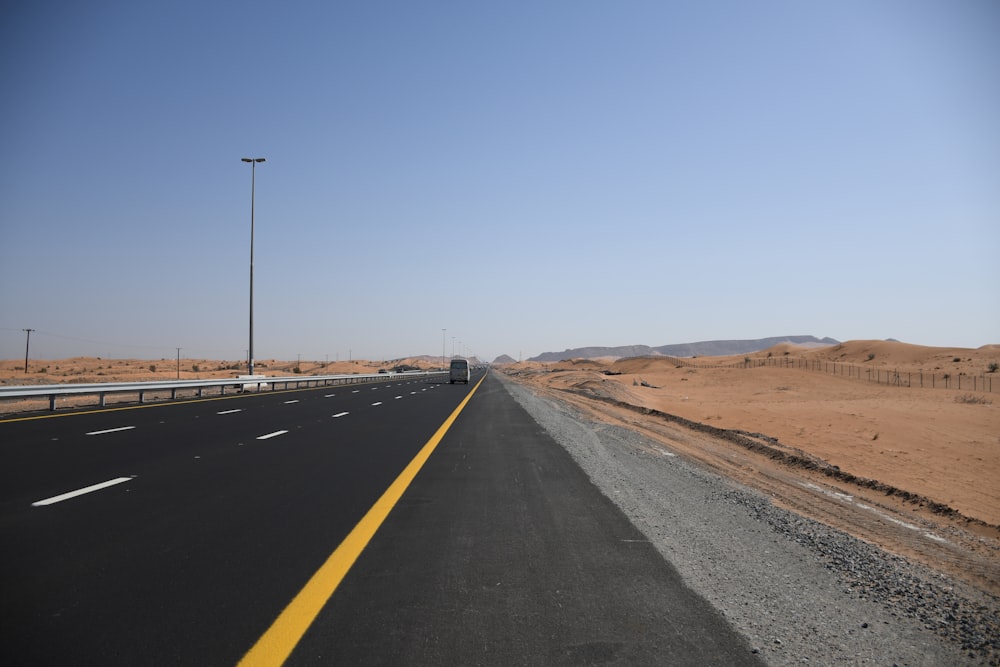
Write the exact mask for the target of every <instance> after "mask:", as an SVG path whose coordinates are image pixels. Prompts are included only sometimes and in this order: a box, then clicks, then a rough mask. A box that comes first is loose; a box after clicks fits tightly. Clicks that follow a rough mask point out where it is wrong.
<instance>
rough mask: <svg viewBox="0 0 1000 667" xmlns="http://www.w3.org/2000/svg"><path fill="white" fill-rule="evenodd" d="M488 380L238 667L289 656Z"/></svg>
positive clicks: (276, 662) (270, 662) (443, 426)
mask: <svg viewBox="0 0 1000 667" xmlns="http://www.w3.org/2000/svg"><path fill="white" fill-rule="evenodd" d="M485 379H486V376H485V375H484V376H483V377H482V378H481V379H480V380H479V382H477V383H476V385H475V386H474V387H473V388H472V391H470V392H469V394H468V396H466V397H465V399H464V400H463V401H462V402H461V403H459V405H458V407H457V408H455V410H454V412H452V413H451V416H449V417H448V419H446V420H445V421H444V423H443V424H441V426H440V428H438V430H437V432H436V433H434V435H433V436H431V439H430V440H428V441H427V444H425V445H424V446H423V447H422V448H421V450H420V451H419V452H418V453H417V455H416V456H415V457H414V458H413V460H412V461H410V463H409V464H408V465H407V466H406V468H404V469H403V472H401V473H400V474H399V476H398V477H397V478H396V480H395V481H394V482H393V483H392V484H390V485H389V488H388V489H386V490H385V493H383V494H382V497H381V498H379V499H378V500H377V501H376V502H375V504H374V505H372V507H371V509H369V510H368V513H367V514H365V516H364V517H363V518H362V519H361V521H359V522H358V524H357V525H356V526H355V527H354V529H353V530H352V531H351V532H350V534H349V535H348V536H347V537H346V538H344V541H343V542H341V543H340V546H338V547H337V549H336V550H335V551H334V552H333V553H332V554H330V557H329V558H327V559H326V562H325V563H323V565H322V566H320V568H319V569H318V570H317V571H316V573H315V574H313V576H312V578H311V579H309V581H308V583H306V585H305V587H303V589H302V590H301V591H299V593H298V595H296V596H295V598H294V599H292V601H291V602H290V603H288V606H287V607H285V610H284V611H282V612H281V615H280V616H278V618H277V619H276V620H275V621H274V623H273V624H272V625H271V627H270V628H268V630H267V632H265V633H264V634H263V635H261V637H260V639H258V640H257V643H256V644H254V646H253V648H252V649H250V650H249V651H248V652H247V654H246V655H245V656H243V659H242V660H240V662H239V665H240V667H251V666H253V667H256V666H258V665H260V666H267V667H271V666H273V665H282V664H284V662H285V660H287V659H288V656H290V655H291V653H292V651H293V650H294V649H295V647H296V645H297V644H298V643H299V641H300V640H301V639H302V636H303V635H304V634H305V633H306V630H308V629H309V626H310V625H312V622H313V621H314V620H315V619H316V616H318V615H319V612H320V610H321V609H322V608H323V605H325V604H326V602H327V600H329V599H330V597H331V596H333V593H334V591H336V590H337V587H338V586H339V585H340V582H341V581H343V579H344V577H345V576H347V572H348V571H349V570H350V569H351V567H352V566H353V565H354V562H355V561H356V560H357V559H358V557H359V556H360V555H361V552H362V551H364V549H365V547H366V546H368V542H370V541H371V539H372V537H374V536H375V533H376V532H377V531H378V529H379V528H380V527H381V526H382V523H383V522H384V521H385V519H386V517H387V516H389V512H391V511H392V508H393V507H395V506H396V503H397V502H399V499H400V498H401V497H402V496H403V493H404V492H405V491H406V489H407V488H408V487H409V486H410V483H411V482H413V479H414V478H415V477H416V476H417V473H418V472H420V469H421V468H422V467H423V465H424V463H426V462H427V459H428V458H430V455H431V454H432V453H433V452H434V450H435V449H436V448H437V446H438V443H440V442H441V439H442V438H444V435H445V433H447V432H448V429H450V428H451V425H452V424H453V423H454V422H455V419H456V418H457V417H458V415H459V414H460V413H461V412H462V410H463V409H465V406H466V404H467V403H468V402H469V399H471V398H472V395H473V394H475V393H476V390H477V389H479V385H481V384H482V383H483V380H485Z"/></svg>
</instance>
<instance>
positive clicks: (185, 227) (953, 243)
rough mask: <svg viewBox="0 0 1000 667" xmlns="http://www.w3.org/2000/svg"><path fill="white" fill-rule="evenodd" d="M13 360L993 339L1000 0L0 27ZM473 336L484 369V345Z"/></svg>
mask: <svg viewBox="0 0 1000 667" xmlns="http://www.w3.org/2000/svg"><path fill="white" fill-rule="evenodd" d="M0 91H2V99H3V104H2V106H0V109H2V111H0V113H2V119H3V122H2V124H0V139H2V146H3V159H2V160H0V358H15V359H16V358H18V357H19V356H21V355H23V354H24V342H25V334H24V333H23V331H22V329H24V328H33V329H36V333H34V334H33V335H32V339H31V343H32V356H33V357H37V358H49V359H51V358H58V357H63V356H75V355H99V356H113V357H142V358H154V359H155V358H173V357H174V355H175V354H176V352H175V348H176V347H182V348H183V350H182V355H183V356H185V357H188V356H190V357H210V358H221V359H239V358H242V357H243V356H244V355H245V350H246V347H247V338H248V301H249V285H248V283H249V247H250V238H249V237H250V233H249V231H250V176H251V175H250V167H249V166H248V165H246V164H243V163H242V162H240V158H241V157H245V156H264V157H266V158H267V162H266V163H264V164H262V165H259V166H258V168H257V171H256V246H255V264H256V266H255V345H254V347H255V356H256V358H258V359H265V358H271V357H277V358H284V359H294V358H296V357H297V355H301V356H302V358H303V359H320V360H322V359H324V358H326V357H329V359H330V360H333V359H335V358H338V357H339V358H340V359H345V358H347V356H348V355H349V354H351V355H353V357H354V358H361V357H363V358H375V359H380V358H395V357H400V356H405V355H416V354H440V353H441V349H442V331H441V330H442V329H447V332H446V333H445V334H444V338H445V348H446V351H447V352H448V353H450V352H451V350H452V337H454V338H455V339H456V343H455V345H456V351H460V350H464V351H469V350H471V351H473V352H476V353H478V354H480V355H481V356H483V357H485V358H488V359H492V358H493V357H495V356H497V355H499V354H503V353H506V354H510V355H512V356H514V357H517V356H519V355H522V356H524V357H529V356H533V355H536V354H539V353H541V352H545V351H559V350H563V349H565V348H571V347H577V346H584V345H609V346H611V345H627V344H647V345H664V344H668V343H683V342H692V341H698V340H713V339H732V338H758V337H765V336H776V335H788V334H813V335H816V336H831V337H834V338H838V339H841V340H849V339H862V338H889V337H893V338H897V339H900V340H904V341H906V342H911V343H917V344H924V345H938V346H961V347H978V346H980V345H984V344H987V343H1000V257H998V250H1000V3H997V2H994V1H992V0H955V1H944V0H940V1H933V2H932V1H922V0H856V1H855V0H846V1H844V0H838V1H836V2H833V1H831V2H801V1H799V0H788V1H783V2H778V1H767V0H763V1H760V2H743V1H734V2H722V1H707V2H700V1H699V2H695V1H687V2H668V1H667V0H656V1H652V2H628V1H626V2H588V1H583V2H578V1H572V2H570V1H567V2H546V3H539V2H503V3H471V2H426V3H419V2H363V3H362V2H358V3H350V4H348V3H343V2H316V3H302V2H288V3H277V2H256V1H249V2H248V1H246V0H244V1H241V2H209V3H205V2H189V1H187V0H181V1H178V2H161V3H152V2H95V3H69V2H49V1H46V0H39V1H37V2H30V3H26V2H22V3H5V4H4V5H3V9H0ZM459 341H460V342H461V343H462V346H459V345H458V342H459Z"/></svg>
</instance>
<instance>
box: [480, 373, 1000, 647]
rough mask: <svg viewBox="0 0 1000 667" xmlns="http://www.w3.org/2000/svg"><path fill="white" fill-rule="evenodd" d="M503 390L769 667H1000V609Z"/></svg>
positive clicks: (940, 577)
mask: <svg viewBox="0 0 1000 667" xmlns="http://www.w3.org/2000/svg"><path fill="white" fill-rule="evenodd" d="M497 377H499V378H500V379H501V380H502V381H503V383H504V385H505V386H506V387H507V390H508V391H509V392H510V393H511V395H512V396H513V397H514V398H515V399H516V400H517V401H518V402H519V403H520V404H521V405H522V406H523V407H524V408H525V409H526V410H527V411H528V412H529V414H531V415H532V417H533V418H534V419H535V420H536V421H537V422H538V423H539V425H541V426H542V427H543V428H545V429H546V431H548V432H549V433H550V434H551V435H552V437H553V438H555V440H556V441H557V442H559V443H560V444H561V445H562V446H563V447H564V448H565V449H566V450H567V451H568V452H569V453H570V455H571V456H572V457H573V458H574V459H575V460H576V461H577V463H578V464H579V465H580V466H581V468H583V470H584V471H585V472H586V473H587V474H588V476H589V477H590V479H591V480H592V481H593V483H594V484H595V485H596V486H597V487H598V488H599V489H600V490H601V491H602V492H603V493H604V494H605V495H607V496H608V497H609V498H611V499H612V500H613V501H614V502H615V503H616V504H617V505H618V506H619V507H620V508H621V509H622V510H623V511H624V512H625V514H626V515H627V516H628V517H629V518H630V520H631V521H632V522H633V524H634V525H635V526H636V527H637V528H638V529H639V530H640V531H642V532H643V533H644V534H645V535H646V537H647V538H648V539H649V540H650V541H651V542H652V543H653V545H654V546H655V547H656V548H657V549H658V550H659V551H660V553H661V554H663V556H664V558H666V559H667V560H668V561H669V562H670V563H671V564H673V566H674V567H676V568H677V570H678V571H679V572H680V574H681V576H682V577H683V578H684V579H685V581H686V583H687V584H688V585H689V586H690V587H691V588H692V589H693V590H695V591H696V592H697V593H699V594H700V595H702V596H703V597H705V598H706V599H707V600H709V601H710V602H711V603H712V604H713V605H715V606H716V608H718V609H719V610H720V611H721V612H722V613H723V614H724V615H725V616H726V618H727V619H729V621H730V622H731V623H732V625H733V627H735V628H736V629H737V630H738V631H739V632H741V633H743V634H744V635H745V636H746V637H747V638H748V639H749V641H750V643H751V645H752V646H753V647H754V650H755V651H756V652H758V653H759V654H760V656H761V657H762V658H763V659H764V660H765V661H767V662H768V664H772V665H803V664H814V665H899V666H901V667H902V666H904V665H928V666H930V665H998V664H1000V601H998V600H997V599H996V598H995V597H993V596H991V595H989V594H987V593H984V592H983V591H981V590H977V589H976V588H975V587H972V586H969V585H966V584H965V583H963V582H961V581H958V580H956V579H954V578H951V577H949V576H948V575H945V574H942V573H940V572H936V571H934V570H932V569H930V568H927V567H925V566H922V565H919V564H916V563H914V562H911V561H908V560H906V559H904V558H903V557H901V556H897V555H893V554H890V553H888V552H885V551H883V550H881V549H879V548H877V547H876V546H873V545H872V544H870V543H868V542H865V541H862V540H859V539H857V538H854V537H852V536H850V535H848V534H846V533H844V532H841V531H839V530H836V529H834V528H831V527H829V526H827V525H825V524H823V523H819V522H817V521H814V520H812V519H809V518H806V517H804V516H801V515H799V514H796V513H794V512H791V511H788V510H786V509H782V508H780V507H777V506H775V505H774V504H772V502H771V501H770V499H769V498H768V497H767V496H765V495H763V494H761V493H760V492H758V491H755V490H753V489H751V488H749V487H747V486H744V485H741V484H739V483H737V482H735V481H733V480H731V479H728V478H727V477H724V476H721V475H719V474H717V473H716V472H713V471H712V470H709V469H708V468H706V467H704V466H702V465H700V464H697V463H695V462H692V461H689V460H687V459H686V458H685V457H683V456H680V455H677V454H676V453H674V452H671V451H669V450H666V449H664V448H663V447H662V446H660V445H659V444H658V443H655V442H653V441H651V440H650V439H649V438H647V437H646V436H644V435H642V434H640V433H638V432H637V431H635V430H633V429H629V428H625V427H623V426H618V425H614V424H609V423H604V422H600V421H596V420H594V419H592V418H591V417H590V416H588V415H587V414H585V413H583V412H581V411H580V410H578V409H577V408H575V407H574V406H573V405H571V404H569V403H568V402H566V401H561V400H555V399H553V398H552V397H550V396H548V395H542V394H540V393H538V392H536V391H533V390H532V389H531V388H529V387H527V386H525V385H523V384H521V383H519V382H517V381H515V380H512V379H511V378H508V377H506V376H504V375H503V374H502V373H497Z"/></svg>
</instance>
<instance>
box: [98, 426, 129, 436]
mask: <svg viewBox="0 0 1000 667" xmlns="http://www.w3.org/2000/svg"><path fill="white" fill-rule="evenodd" d="M133 428H135V426H119V427H118V428H108V429H104V430H103V431H91V432H90V433H88V434H87V435H104V434H105V433H117V432H118V431H128V430H130V429H133Z"/></svg>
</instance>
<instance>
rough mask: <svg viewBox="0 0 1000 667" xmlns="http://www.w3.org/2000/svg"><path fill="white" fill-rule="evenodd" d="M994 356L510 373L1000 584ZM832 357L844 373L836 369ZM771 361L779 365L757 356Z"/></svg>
mask: <svg viewBox="0 0 1000 667" xmlns="http://www.w3.org/2000/svg"><path fill="white" fill-rule="evenodd" d="M998 358H1000V346H996V345H991V346H986V347H983V348H979V349H976V350H970V349H950V348H949V349H943V348H926V347H920V346H913V345H906V344H903V343H895V342H881V341H853V342H849V343H844V344H842V345H839V346H835V347H826V348H817V349H804V348H795V347H792V346H778V347H776V348H772V349H771V350H767V351H764V352H761V353H757V354H753V355H747V356H746V357H744V356H740V357H738V358H699V359H671V358H666V357H644V358H632V359H621V360H617V361H612V360H601V361H593V360H568V361H562V362H557V363H550V364H537V363H522V364H514V365H511V366H507V367H505V369H504V370H505V372H507V373H508V374H509V375H512V376H514V377H516V378H518V379H520V380H522V381H524V382H528V383H530V384H531V385H532V386H533V387H535V389H536V390H538V391H540V392H543V393H548V394H551V395H553V396H556V397H558V398H559V399H561V400H564V401H569V402H570V403H573V404H574V405H576V406H577V407H579V408H582V409H584V410H586V411H587V412H589V413H591V414H593V415H594V416H595V417H597V418H598V419H601V420H605V421H609V422H613V423H618V424H623V425H626V426H628V427H630V428H633V429H636V430H639V431H641V432H643V433H644V434H645V435H648V436H651V437H652V438H653V439H654V440H656V441H658V442H659V443H661V444H662V445H663V449H662V451H661V452H660V453H662V454H663V455H667V456H669V455H674V454H677V453H680V454H683V455H685V456H687V457H689V458H694V459H696V460H699V461H701V462H702V463H703V464H705V465H708V466H709V467H711V468H713V469H715V470H717V471H718V472H720V473H721V474H724V475H726V476H729V477H732V478H734V479H737V480H738V481H741V482H743V483H745V484H748V485H750V486H754V487H756V488H759V489H761V490H762V491H764V492H766V493H768V494H769V495H770V496H771V497H772V500H773V501H774V502H776V503H778V504H780V505H783V506H786V507H788V508H790V509H793V510H795V511H798V512H800V513H802V514H805V515H807V516H810V517H811V518H815V519H818V520H820V521H823V522H824V523H827V524H829V525H832V526H834V527H836V528H839V529H841V530H844V531H846V532H849V533H851V534H853V535H855V536H857V537H860V538H862V539H865V540H867V541H870V542H873V543H875V544H878V545H879V546H881V547H883V548H885V549H887V550H888V551H891V552H893V553H897V554H900V555H903V556H907V557H910V558H915V559H916V560H918V561H921V562H923V563H924V564H926V565H929V566H931V567H934V568H937V569H938V570H939V571H944V572H948V573H950V574H953V575H956V576H958V577H960V578H961V579H963V580H965V581H967V582H969V583H972V584H974V585H976V586H977V587H979V588H981V589H983V590H986V591H989V592H992V593H994V594H998V593H1000V374H997V375H996V377H992V376H993V374H991V373H989V368H990V365H991V364H993V363H995V361H996V360H997V359H998ZM833 361H836V362H837V363H838V364H844V365H850V366H851V367H852V370H847V367H846V366H844V367H841V368H838V369H837V371H836V372H837V374H834V372H833V371H832V367H831V366H830V364H831V363H832V362H833ZM768 363H772V364H778V363H781V364H787V366H785V365H782V366H778V365H761V364H768ZM808 368H812V369H813V370H809V369H808ZM875 368H880V369H882V371H883V373H886V376H888V373H887V372H886V370H887V369H892V372H893V374H895V373H896V372H897V371H898V373H899V374H900V375H901V376H903V377H906V374H907V373H910V374H911V375H910V376H909V377H910V380H911V384H916V380H915V379H914V378H915V377H916V375H915V374H919V373H920V372H921V370H922V371H923V373H924V374H925V375H924V378H925V380H927V381H928V382H925V388H920V387H919V385H917V386H894V385H891V384H876V383H874V382H873V381H871V380H870V378H871V377H873V376H872V375H870V374H869V372H868V371H869V370H871V369H875ZM931 372H934V373H936V374H937V382H936V387H937V388H934V389H931V388H929V373H931ZM619 373H620V374H619ZM841 373H850V374H851V375H850V376H848V375H845V374H841ZM944 373H949V374H950V375H951V376H952V380H954V379H955V378H956V377H957V376H958V374H960V373H961V374H963V378H964V380H967V379H968V378H969V377H971V376H973V375H978V376H980V377H984V376H985V377H986V378H987V380H988V381H990V380H995V381H993V382H992V385H993V386H992V389H993V393H990V392H986V391H982V381H981V380H979V381H977V386H978V388H979V391H977V392H972V391H971V390H968V389H966V388H965V384H963V389H962V390H958V389H955V388H951V389H944V388H941V384H942V383H941V378H942V375H943V374H944ZM964 380H963V382H964ZM952 386H953V387H954V384H952ZM988 386H989V384H988ZM969 387H970V389H971V384H970V385H969ZM750 434H752V435H750Z"/></svg>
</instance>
